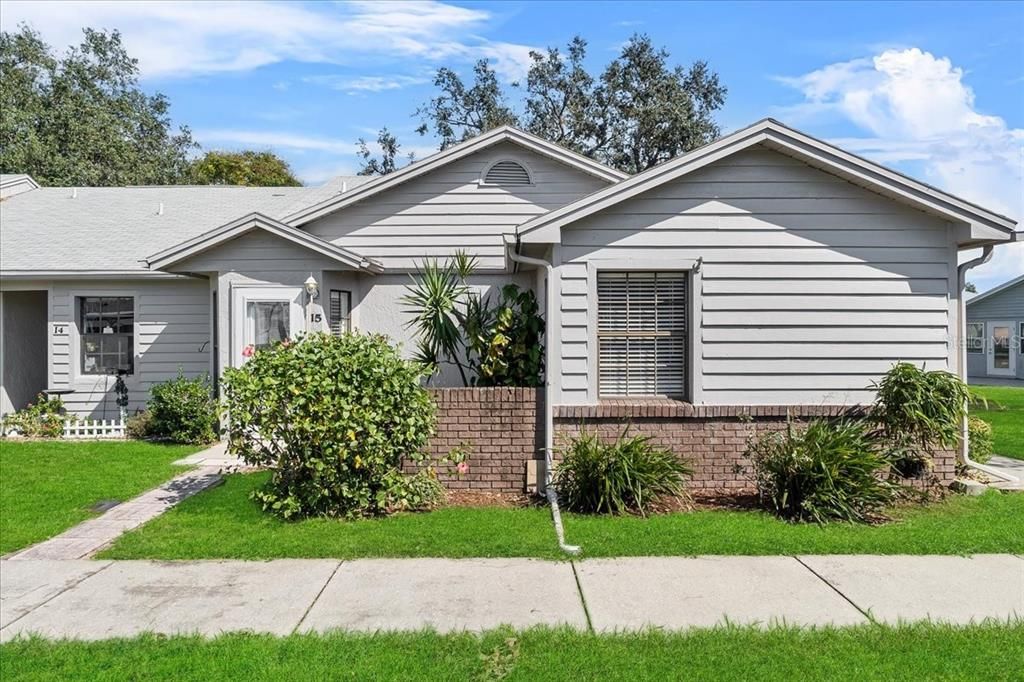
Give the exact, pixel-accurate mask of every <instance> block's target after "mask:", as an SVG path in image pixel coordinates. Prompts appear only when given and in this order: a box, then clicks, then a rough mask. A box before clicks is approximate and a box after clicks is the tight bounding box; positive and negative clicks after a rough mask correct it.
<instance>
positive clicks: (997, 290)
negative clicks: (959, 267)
mask: <svg viewBox="0 0 1024 682" xmlns="http://www.w3.org/2000/svg"><path fill="white" fill-rule="evenodd" d="M1021 285H1024V275H1021V276H1019V277H1014V278H1013V279H1011V280H1009V281H1007V282H1003V283H1002V284H1000V285H999V286H996V287H992V288H991V289H989V290H988V291H983V292H981V293H980V294H975V295H974V296H972V297H971V298H970V299H968V301H967V305H968V306H971V305H972V304H975V303H980V302H982V301H985V300H988V299H990V298H992V297H995V296H1001V295H1003V294H1004V293H1005V292H1008V291H1009V290H1010V289H1013V288H1014V287H1017V286H1021Z"/></svg>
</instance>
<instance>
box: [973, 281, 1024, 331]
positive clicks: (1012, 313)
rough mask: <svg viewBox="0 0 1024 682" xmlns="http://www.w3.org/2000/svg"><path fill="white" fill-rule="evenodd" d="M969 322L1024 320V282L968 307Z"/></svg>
mask: <svg viewBox="0 0 1024 682" xmlns="http://www.w3.org/2000/svg"><path fill="white" fill-rule="evenodd" d="M968 303H970V302H968ZM967 320H968V322H970V321H973V320H979V321H980V320H995V321H1002V320H1024V282H1021V283H1020V284H1017V285H1016V286H1012V287H1010V288H1008V289H1003V290H1002V291H1000V292H999V293H996V294H993V295H992V296H989V297H988V298H984V299H982V300H980V301H978V302H977V303H973V304H970V305H968V306H967Z"/></svg>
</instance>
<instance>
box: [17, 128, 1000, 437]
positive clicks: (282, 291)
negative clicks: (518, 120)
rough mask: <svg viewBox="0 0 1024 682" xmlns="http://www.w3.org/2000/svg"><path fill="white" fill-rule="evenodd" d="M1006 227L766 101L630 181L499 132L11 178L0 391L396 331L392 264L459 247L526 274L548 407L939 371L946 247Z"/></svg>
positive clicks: (85, 401) (848, 390) (945, 328)
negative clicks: (340, 170)
mask: <svg viewBox="0 0 1024 682" xmlns="http://www.w3.org/2000/svg"><path fill="white" fill-rule="evenodd" d="M1014 227H1015V222H1014V221H1013V220H1011V219H1009V218H1006V217H1003V216H1001V215H998V214H996V213H993V212H991V211H988V210H986V209H984V208H981V207H979V206H976V205H974V204H970V203H968V202H966V201H963V200H961V199H958V198H956V197H953V196H951V195H949V194H946V193H945V192H941V191H939V190H937V189H935V188H932V187H930V186H928V185H925V184H923V183H920V182H917V181H915V180H913V179H911V178H908V177H906V176H904V175H901V174H899V173H896V172H893V171H891V170H887V169H885V168H883V167H881V166H879V165H877V164H874V163H872V162H869V161H866V160H864V159H861V158H859V157H856V156H854V155H852V154H849V153H847V152H844V151H842V150H841V149H838V148H836V147H833V146H832V145H829V144H826V143H824V142H821V141H819V140H816V139H814V138H811V137H808V136H806V135H804V134H802V133H799V132H797V131H795V130H792V129H790V128H787V127H785V126H783V125H781V124H779V123H777V122H774V121H770V120H766V121H762V122H759V123H757V124H755V125H753V126H751V127H749V128H746V129H743V130H740V131H738V132H736V133H734V134H732V135H729V136H726V137H724V138H722V139H720V140H718V141H716V142H714V143H712V144H710V145H707V146H705V147H703V148H701V149H698V150H695V151H693V152H691V153H688V154H685V155H683V156H680V157H678V158H676V159H674V160H672V161H669V162H667V163H664V164H662V165H660V166H657V167H655V168H653V169H650V170H648V171H645V172H643V173H640V174H638V175H636V176H632V177H627V176H625V175H624V174H622V173H620V172H618V171H615V170H612V169H610V168H607V167H605V166H602V165H601V164H598V163H596V162H594V161H592V160H590V159H587V158H584V157H582V156H579V155H577V154H575V153H573V152H570V151H567V150H565V149H562V148H560V147H558V146H556V145H553V144H551V143H548V142H545V141H543V140H540V139H538V138H536V137H533V136H531V135H528V134H526V133H523V132H521V131H518V130H515V129H511V128H499V129H496V130H492V131H490V132H488V133H485V134H483V135H481V136H479V137H476V138H474V139H472V140H469V141H467V142H464V143H462V144H459V145H456V146H454V147H452V148H450V149H448V150H446V151H443V152H440V153H438V154H435V155H433V156H431V157H428V158H425V159H423V160H420V161H417V162H416V163H414V164H412V165H410V166H407V167H405V168H403V169H401V170H399V171H397V172H395V173H393V174H391V175H388V176H384V177H379V178H352V177H350V178H338V179H335V180H333V181H331V182H329V183H328V184H327V185H326V186H324V187H319V188H236V187H122V188H77V189H73V188H69V187H68V188H38V189H30V190H29V191H23V192H20V193H17V194H14V195H12V196H7V197H5V199H4V201H3V202H2V203H0V248H2V265H0V282H2V288H3V387H4V391H3V393H4V401H5V402H4V405H3V410H5V411H6V410H9V409H12V408H17V407H21V406H23V405H24V404H25V403H26V402H27V401H28V400H31V399H32V397H33V396H34V394H35V393H36V392H37V391H40V390H43V389H49V390H52V391H59V392H62V393H63V398H64V400H65V402H66V403H67V405H68V407H69V409H70V410H72V411H74V412H76V413H79V414H82V415H90V416H93V417H98V418H102V417H107V418H110V417H113V416H114V415H116V413H117V408H116V407H115V406H114V399H113V396H112V394H111V390H112V387H113V383H114V379H113V377H112V373H114V372H115V371H116V370H118V369H122V370H125V371H127V373H128V377H127V383H128V386H129V389H130V400H131V404H130V408H129V409H131V410H134V409H136V408H139V407H141V406H142V405H143V404H144V403H145V401H146V399H147V395H148V389H149V387H150V386H152V385H153V384H154V383H155V382H159V381H163V380H165V379H168V378H171V377H173V376H175V375H176V373H177V372H178V371H179V369H180V370H182V371H184V372H185V373H186V374H188V375H197V374H203V373H206V372H209V373H211V374H213V375H214V376H217V375H218V374H219V372H220V371H221V370H222V369H223V368H224V367H228V366H238V365H240V364H242V363H243V362H244V357H243V354H242V351H243V349H244V348H245V347H246V346H248V345H250V344H254V345H257V346H259V345H262V344H267V343H270V342H273V341H275V340H277V339H281V338H284V337H289V336H294V335H295V334H297V333H299V332H302V331H304V330H309V329H323V330H335V331H337V330H341V329H349V328H352V329H360V330H365V331H373V332H383V333H386V334H388V335H390V336H391V337H392V338H393V339H394V340H395V341H396V342H401V343H402V344H404V346H405V347H406V348H410V347H411V346H412V343H411V341H412V339H411V332H410V330H409V329H407V327H406V321H407V319H408V314H407V313H406V312H405V311H404V310H403V305H402V303H401V297H402V295H403V293H404V287H405V285H406V283H407V282H409V277H410V273H414V272H415V270H416V267H417V265H418V264H420V263H422V262H423V260H424V259H429V258H441V259H444V258H448V257H450V256H452V254H453V253H454V252H455V251H456V250H459V249H464V250H467V251H469V252H470V253H471V254H472V255H474V256H476V257H477V258H478V260H479V269H478V274H477V275H476V276H475V277H474V279H473V282H472V283H473V284H474V285H476V286H478V287H480V288H481V289H483V288H487V287H493V286H496V285H500V284H502V283H504V282H509V281H514V282H517V283H519V284H520V285H521V286H524V287H529V288H532V289H534V290H535V291H536V292H537V294H538V298H539V299H540V300H541V301H542V304H543V307H544V310H545V315H546V317H547V319H548V324H549V335H548V339H547V343H548V344H550V347H551V348H552V350H553V351H554V352H553V353H552V362H551V366H550V367H549V368H548V370H549V373H550V377H551V381H552V384H553V386H552V400H553V404H554V405H555V406H558V407H559V408H560V409H561V408H568V407H573V406H593V405H597V404H599V403H602V401H607V400H609V399H617V400H616V404H617V405H621V404H622V400H621V399H626V400H637V401H650V400H652V399H654V400H658V399H666V398H667V399H671V400H674V401H677V403H676V404H680V403H683V404H685V403H690V404H694V405H711V406H719V405H722V406H759V405H776V406H778V405H791V404H804V405H823V404H828V405H838V404H857V403H863V402H867V401H869V400H870V399H871V397H872V396H871V393H870V391H869V390H868V389H867V387H868V386H869V385H870V383H871V382H872V380H876V379H878V378H879V376H880V375H881V374H882V373H884V372H885V371H886V370H887V369H889V367H890V366H891V365H892V364H893V363H894V362H896V361H899V360H907V361H912V362H914V363H917V364H922V363H923V364H924V365H925V366H926V367H928V368H929V369H949V370H952V371H957V372H960V373H963V372H962V369H961V364H962V361H961V359H960V354H959V345H960V344H958V343H957V342H956V341H957V339H958V338H960V337H962V331H960V330H961V329H962V318H961V312H960V311H961V290H960V285H959V282H958V275H959V273H958V269H957V258H958V252H959V251H960V250H962V249H966V248H975V247H978V246H984V245H991V244H1001V243H1006V242H1009V241H1012V240H1013V239H1014V232H1013V230H1014ZM513 254H518V256H521V257H525V258H527V259H532V260H530V262H529V263H525V262H522V261H521V260H519V261H517V260H514V259H513ZM537 259H539V260H540V261H544V262H546V263H549V264H550V265H551V266H552V272H553V276H554V279H553V281H552V282H550V283H549V282H547V281H546V279H547V269H546V267H543V266H541V265H538V264H537ZM310 278H311V281H315V282H316V284H317V289H318V295H317V297H316V298H315V299H313V300H312V301H310V300H309V296H308V294H307V293H306V291H305V288H304V284H305V283H306V282H307V281H308V280H310ZM549 295H550V298H549ZM550 301H553V305H552V304H551V303H550ZM410 350H411V348H410ZM339 379H341V380H343V379H344V378H343V377H340V378H339ZM440 381H441V382H442V383H445V382H448V383H450V382H451V377H450V376H448V375H445V376H443V377H441V380H440ZM563 414H568V413H566V412H565V410H564V409H563ZM723 414H724V413H723ZM648 416H650V415H648ZM654 416H659V415H654ZM661 416H664V415H661Z"/></svg>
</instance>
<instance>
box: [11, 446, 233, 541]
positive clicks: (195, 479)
mask: <svg viewBox="0 0 1024 682" xmlns="http://www.w3.org/2000/svg"><path fill="white" fill-rule="evenodd" d="M220 471H221V469H220V467H216V466H204V467H199V468H198V469H193V470H192V471H189V472H186V473H184V474H180V475H179V476H175V477H174V478H172V479H171V480H169V481H167V482H166V483H164V484H163V485H161V486H159V487H157V488H154V489H153V490H150V491H149V492H146V493H143V494H142V495H139V496H138V497H136V498H133V499H131V500H129V501H128V502H123V503H121V504H119V505H117V506H116V507H114V508H113V509H110V510H109V511H107V512H105V513H103V514H101V515H100V516H97V517H96V518H94V519H89V520H88V521H83V522H82V523H80V524H78V525H77V526H75V527H73V528H69V529H68V530H66V531H64V532H63V533H61V534H60V535H56V536H54V537H52V538H50V539H49V540H44V541H43V542H40V543H39V544H36V545H32V546H31V547H27V548H26V549H23V550H21V551H19V552H16V553H14V554H12V555H11V556H10V557H8V559H9V560H10V561H26V560H31V559H83V558H86V557H90V556H92V555H94V554H95V553H96V552H98V551H100V550H101V549H103V548H104V547H106V546H107V545H109V544H110V543H112V542H113V541H114V540H116V539H117V538H118V536H120V535H121V534H122V533H124V532H126V531H129V530H131V529H132V528H137V527H138V526H141V525H142V524H144V523H145V522H146V521H149V520H150V519H152V518H155V517H157V516H159V515H160V514H163V513H164V512H165V511H167V510H168V509H170V508H171V507H173V506H174V505H176V504H178V503H179V502H181V501H182V500H184V499H185V498H188V497H191V496H192V495H195V494H196V493H198V492H201V491H203V490H206V489H207V488H209V487H211V486H214V485H216V484H218V483H220V481H221V474H220Z"/></svg>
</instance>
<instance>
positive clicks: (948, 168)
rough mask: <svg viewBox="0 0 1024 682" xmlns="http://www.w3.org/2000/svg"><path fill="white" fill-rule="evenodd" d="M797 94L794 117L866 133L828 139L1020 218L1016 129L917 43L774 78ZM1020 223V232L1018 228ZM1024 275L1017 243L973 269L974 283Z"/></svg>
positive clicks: (1023, 198)
mask: <svg viewBox="0 0 1024 682" xmlns="http://www.w3.org/2000/svg"><path fill="white" fill-rule="evenodd" d="M778 80H779V81H781V82H783V83H785V84H787V85H789V86H791V87H794V88H796V89H798V90H800V92H801V93H802V94H803V96H804V101H803V102H802V103H800V104H798V105H796V106H794V107H787V108H785V109H784V110H783V115H784V116H786V117H787V118H790V119H791V120H794V119H802V120H808V119H812V120H813V119H819V118H821V117H824V116H839V117H840V118H842V119H845V120H847V121H849V122H851V123H853V124H854V125H856V126H857V127H858V128H859V129H861V130H863V131H864V132H865V133H866V135H865V136H863V137H846V138H842V139H838V140H833V142H835V143H836V144H838V145H839V146H841V147H843V148H844V149H848V150H850V151H852V152H854V153H858V154H862V155H864V156H866V157H868V158H871V159H873V160H875V161H878V162H880V163H886V164H900V163H905V164H911V165H913V166H914V167H915V168H921V169H923V173H924V177H923V178H921V179H922V180H925V181H926V182H929V183H931V184H934V185H936V186H938V187H941V188H942V189H945V190H947V191H949V192H952V193H953V194H956V195H958V196H961V197H963V198H964V199H967V200H969V201H973V202H975V203H978V204H981V205H982V206H985V207H986V208H989V209H991V210H994V211H997V212H1000V213H1004V214H1007V215H1010V216H1011V217H1014V218H1016V219H1020V218H1022V217H1024V130H1022V129H1019V128H1010V127H1009V126H1008V125H1007V123H1006V121H1005V120H1003V119H1002V118H1000V117H998V116H991V115H987V114H984V113H982V112H980V111H979V110H978V109H977V107H976V105H975V98H974V91H973V90H972V89H971V88H970V86H968V85H967V84H966V83H965V82H964V72H963V70H962V69H960V68H957V67H955V66H953V64H952V63H951V62H950V60H949V59H946V58H939V57H936V56H934V55H932V54H931V53H929V52H924V51H922V50H920V49H917V48H909V49H890V50H885V51H883V52H881V53H880V54H878V55H875V56H874V57H871V58H862V59H854V60H851V61H847V62H839V63H836V64H829V65H828V66H825V67H823V68H821V69H818V70H816V71H812V72H810V73H807V74H804V75H802V76H798V77H787V78H779V79H778ZM1018 229H1020V228H1018ZM1021 273H1024V244H1014V245H1008V246H1001V247H999V248H997V249H996V253H995V256H994V257H993V259H992V261H991V262H990V263H988V264H986V265H985V266H982V267H979V268H976V269H975V270H973V271H972V273H971V279H972V280H975V281H977V282H978V284H979V288H987V286H989V285H991V284H996V283H998V282H1001V281H1004V280H1006V279H1009V278H1011V277H1015V276H1018V275H1020V274H1021Z"/></svg>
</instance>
